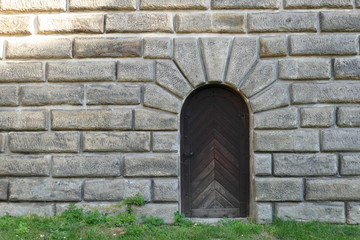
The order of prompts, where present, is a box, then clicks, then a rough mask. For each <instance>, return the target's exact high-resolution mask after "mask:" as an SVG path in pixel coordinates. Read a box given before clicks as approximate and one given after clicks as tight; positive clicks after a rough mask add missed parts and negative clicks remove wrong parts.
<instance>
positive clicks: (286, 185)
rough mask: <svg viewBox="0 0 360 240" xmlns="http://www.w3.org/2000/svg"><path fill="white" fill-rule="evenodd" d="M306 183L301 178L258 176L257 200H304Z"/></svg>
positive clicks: (256, 181) (256, 184)
mask: <svg viewBox="0 0 360 240" xmlns="http://www.w3.org/2000/svg"><path fill="white" fill-rule="evenodd" d="M303 189H304V183H303V180H302V179H301V178H256V179H255V200H256V201H302V200H303Z"/></svg>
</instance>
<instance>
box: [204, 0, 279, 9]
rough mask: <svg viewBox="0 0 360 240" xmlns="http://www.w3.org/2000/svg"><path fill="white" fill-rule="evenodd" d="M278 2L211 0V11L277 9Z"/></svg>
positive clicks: (268, 0)
mask: <svg viewBox="0 0 360 240" xmlns="http://www.w3.org/2000/svg"><path fill="white" fill-rule="evenodd" d="M279 7H280V1H279V0H259V1H252V0H211V8H212V9H253V8H255V9H267V8H268V9H279Z"/></svg>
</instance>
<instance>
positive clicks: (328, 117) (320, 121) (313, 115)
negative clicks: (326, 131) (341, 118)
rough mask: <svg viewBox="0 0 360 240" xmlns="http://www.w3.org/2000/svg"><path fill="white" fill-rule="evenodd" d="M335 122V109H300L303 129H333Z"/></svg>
mask: <svg viewBox="0 0 360 240" xmlns="http://www.w3.org/2000/svg"><path fill="white" fill-rule="evenodd" d="M334 122H335V109H334V108H333V107H316V108H313V107H311V108H301V109H300V125H301V127H331V126H332V125H334Z"/></svg>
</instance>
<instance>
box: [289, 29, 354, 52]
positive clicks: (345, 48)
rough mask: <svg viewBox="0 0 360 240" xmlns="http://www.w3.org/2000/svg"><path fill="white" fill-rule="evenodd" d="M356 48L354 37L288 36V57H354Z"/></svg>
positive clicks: (328, 35) (327, 35) (333, 35)
mask: <svg viewBox="0 0 360 240" xmlns="http://www.w3.org/2000/svg"><path fill="white" fill-rule="evenodd" d="M356 46H357V41H356V35H340V34H339V35H335V34H332V35H330V34H326V35H308V36H307V35H298V36H290V55H299V56H309V55H354V54H356V53H357V51H356Z"/></svg>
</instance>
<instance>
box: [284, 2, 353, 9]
mask: <svg viewBox="0 0 360 240" xmlns="http://www.w3.org/2000/svg"><path fill="white" fill-rule="evenodd" d="M352 7H353V3H352V1H351V0H323V1H312V0H285V1H284V8H304V9H306V8H352Z"/></svg>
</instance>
